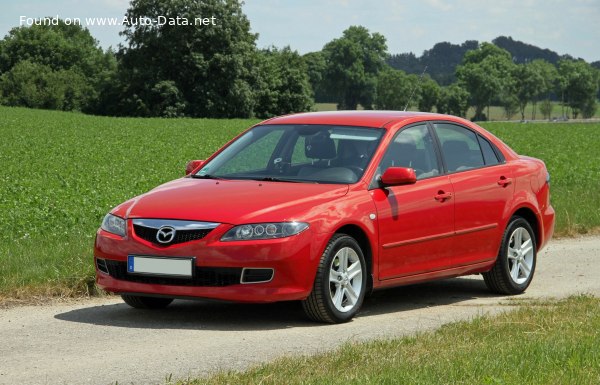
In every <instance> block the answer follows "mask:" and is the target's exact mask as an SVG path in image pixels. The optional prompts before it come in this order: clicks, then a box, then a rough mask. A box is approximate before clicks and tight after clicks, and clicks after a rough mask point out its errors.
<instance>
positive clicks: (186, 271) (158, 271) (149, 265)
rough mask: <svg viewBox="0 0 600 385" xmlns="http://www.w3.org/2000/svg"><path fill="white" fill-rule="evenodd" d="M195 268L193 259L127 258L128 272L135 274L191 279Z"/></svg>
mask: <svg viewBox="0 0 600 385" xmlns="http://www.w3.org/2000/svg"><path fill="white" fill-rule="evenodd" d="M193 267H194V265H193V259H192V258H161V257H140V256H135V255H129V256H128V257H127V272H128V273H134V274H152V275H167V276H175V277H191V276H192V268H193Z"/></svg>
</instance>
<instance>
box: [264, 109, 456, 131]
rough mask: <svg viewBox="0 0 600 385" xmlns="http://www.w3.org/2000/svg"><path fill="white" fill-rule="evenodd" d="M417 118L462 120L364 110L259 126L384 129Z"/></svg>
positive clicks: (276, 120) (297, 116)
mask: <svg viewBox="0 0 600 385" xmlns="http://www.w3.org/2000/svg"><path fill="white" fill-rule="evenodd" d="M419 117H423V118H426V119H431V120H435V119H440V120H452V121H462V119H460V118H457V117H455V116H450V115H442V114H434V113H429V112H414V111H372V110H369V111H367V110H364V111H323V112H306V113H300V114H292V115H284V116H279V117H276V118H272V119H269V120H266V121H264V122H262V123H261V124H331V125H340V126H362V127H384V126H385V125H387V124H388V123H398V122H401V121H404V120H409V119H414V118H419ZM416 120H419V119H416ZM388 126H389V125H388Z"/></svg>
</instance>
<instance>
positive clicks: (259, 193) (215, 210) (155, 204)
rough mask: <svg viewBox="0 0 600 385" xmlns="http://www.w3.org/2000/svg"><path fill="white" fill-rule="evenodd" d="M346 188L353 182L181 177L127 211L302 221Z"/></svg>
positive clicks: (243, 220)
mask: <svg viewBox="0 0 600 385" xmlns="http://www.w3.org/2000/svg"><path fill="white" fill-rule="evenodd" d="M347 192H348V185H332V184H314V183H287V182H258V181H249V180H214V179H192V178H182V179H177V180H174V181H171V182H169V183H166V184H164V185H162V186H159V187H157V188H155V189H154V190H151V191H149V192H148V193H146V194H143V195H140V196H139V197H137V198H135V199H133V200H132V201H129V202H126V203H129V207H128V208H127V209H126V215H125V216H126V217H128V218H157V219H185V220H197V221H207V222H219V223H230V224H241V223H252V222H270V221H273V222H275V221H289V220H302V218H301V216H302V213H304V212H306V211H307V210H310V209H311V208H312V207H314V206H317V205H319V204H323V203H326V202H328V201H331V200H334V199H336V198H339V197H342V196H344V195H346V194H347Z"/></svg>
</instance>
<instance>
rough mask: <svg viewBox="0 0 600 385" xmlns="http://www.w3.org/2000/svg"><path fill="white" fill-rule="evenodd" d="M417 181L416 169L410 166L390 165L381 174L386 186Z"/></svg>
mask: <svg viewBox="0 0 600 385" xmlns="http://www.w3.org/2000/svg"><path fill="white" fill-rule="evenodd" d="M416 182H417V175H416V174H415V170H413V169H412V168H408V167H389V168H388V169H387V170H385V172H384V173H383V175H382V176H381V183H382V184H383V185H384V186H401V185H405V184H414V183H416Z"/></svg>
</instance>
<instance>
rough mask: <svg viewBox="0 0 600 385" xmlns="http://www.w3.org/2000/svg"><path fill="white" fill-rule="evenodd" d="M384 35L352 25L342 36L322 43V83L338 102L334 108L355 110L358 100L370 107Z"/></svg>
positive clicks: (382, 59)
mask: <svg viewBox="0 0 600 385" xmlns="http://www.w3.org/2000/svg"><path fill="white" fill-rule="evenodd" d="M386 50H387V46H386V42H385V37H383V35H381V34H379V33H372V34H371V33H369V31H368V30H367V29H366V28H365V27H360V26H352V27H350V28H348V29H347V30H345V31H344V33H343V36H342V37H341V38H338V39H334V40H332V41H331V42H329V43H327V44H326V45H325V47H323V54H324V56H325V62H326V70H325V80H324V83H325V86H326V87H327V90H328V92H331V93H332V94H333V95H334V96H335V97H336V101H337V103H338V109H351V110H355V109H356V108H357V106H358V104H359V103H360V104H361V105H362V106H363V107H364V108H366V109H370V108H371V107H372V104H373V100H374V97H375V87H376V85H377V74H378V73H379V71H380V70H381V69H382V68H384V66H385V58H386V56H387V54H386Z"/></svg>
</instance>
